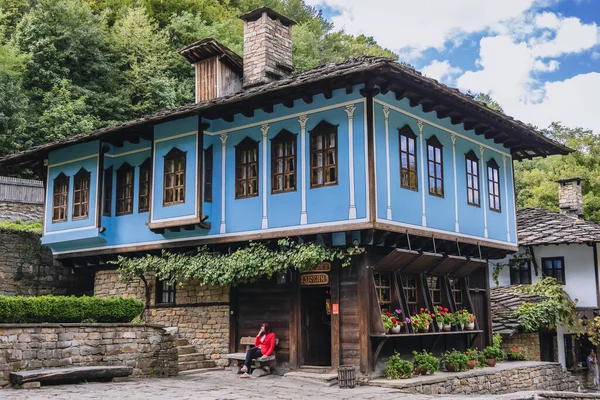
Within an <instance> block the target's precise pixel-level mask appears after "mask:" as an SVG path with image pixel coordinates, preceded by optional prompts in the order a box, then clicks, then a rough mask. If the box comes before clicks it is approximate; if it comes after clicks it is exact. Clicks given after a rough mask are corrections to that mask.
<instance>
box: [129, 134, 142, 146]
mask: <svg viewBox="0 0 600 400" xmlns="http://www.w3.org/2000/svg"><path fill="white" fill-rule="evenodd" d="M127 141H128V142H129V143H132V144H138V143H140V137H139V136H137V135H135V136H129V137H127Z"/></svg>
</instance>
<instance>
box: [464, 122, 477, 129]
mask: <svg viewBox="0 0 600 400" xmlns="http://www.w3.org/2000/svg"><path fill="white" fill-rule="evenodd" d="M476 125H477V121H472V120H469V121H465V122H464V127H465V131H470V130H473V129H475V126H476Z"/></svg>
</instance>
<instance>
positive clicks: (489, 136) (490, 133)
mask: <svg viewBox="0 0 600 400" xmlns="http://www.w3.org/2000/svg"><path fill="white" fill-rule="evenodd" d="M498 135H500V132H498V131H487V132H486V133H485V134H484V135H483V136H484V137H485V138H486V139H493V138H495V137H496V136H498Z"/></svg>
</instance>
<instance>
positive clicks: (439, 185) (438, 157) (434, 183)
mask: <svg viewBox="0 0 600 400" xmlns="http://www.w3.org/2000/svg"><path fill="white" fill-rule="evenodd" d="M443 168H444V167H443V155H442V144H441V143H440V141H439V140H438V139H437V138H436V137H435V136H432V137H430V138H429V139H428V140H427V172H428V175H429V194H430V195H432V196H438V197H444V169H443Z"/></svg>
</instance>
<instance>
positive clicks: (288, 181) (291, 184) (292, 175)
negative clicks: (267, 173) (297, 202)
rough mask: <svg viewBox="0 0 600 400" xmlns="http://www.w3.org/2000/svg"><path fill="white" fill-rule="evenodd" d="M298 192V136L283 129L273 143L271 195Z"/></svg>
mask: <svg viewBox="0 0 600 400" xmlns="http://www.w3.org/2000/svg"><path fill="white" fill-rule="evenodd" d="M295 191H296V135H294V134H293V133H291V132H288V131H286V130H285V129H283V130H282V131H281V132H279V133H278V134H277V136H275V137H274V138H273V140H272V141H271V193H273V194H275V193H285V192H295Z"/></svg>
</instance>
